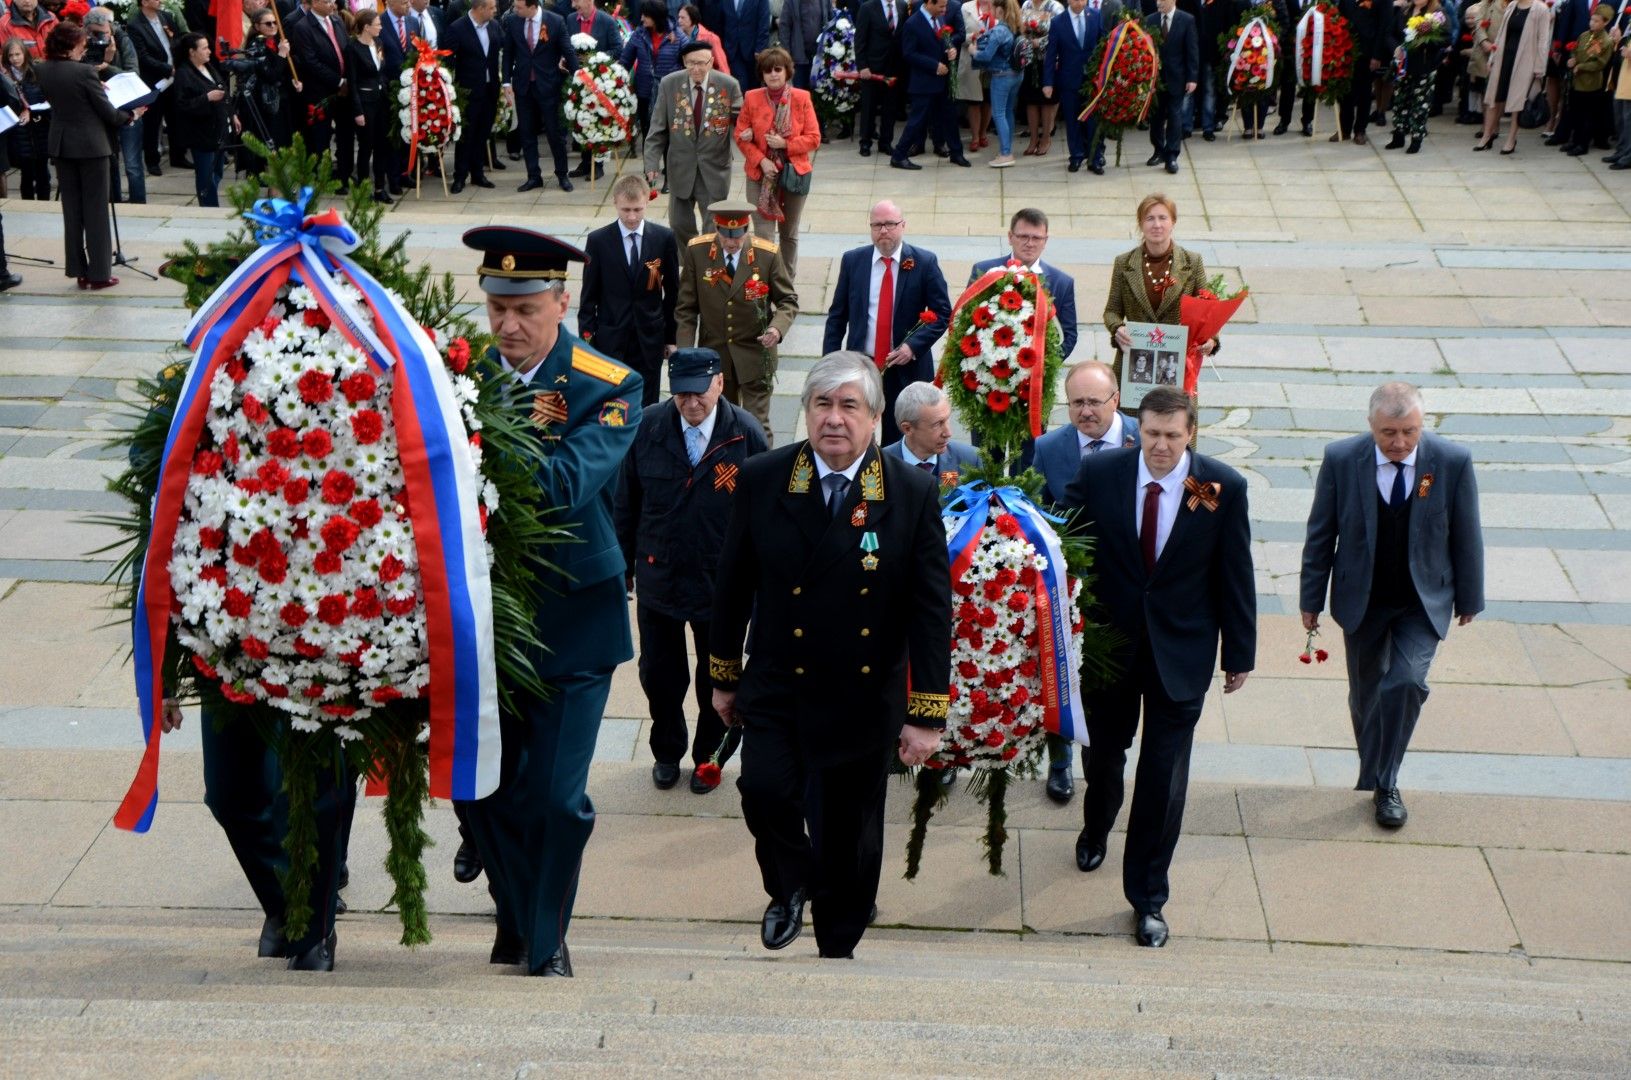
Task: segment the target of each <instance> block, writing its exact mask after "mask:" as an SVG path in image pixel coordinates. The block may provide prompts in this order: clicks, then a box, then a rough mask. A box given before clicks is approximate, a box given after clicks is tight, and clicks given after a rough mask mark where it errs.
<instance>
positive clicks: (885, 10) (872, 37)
mask: <svg viewBox="0 0 1631 1080" xmlns="http://www.w3.org/2000/svg"><path fill="white" fill-rule="evenodd" d="M909 10H910V9H909V8H908V7H907V6H906V0H862V3H861V5H860V10H858V11H857V12H856V14H855V66H856V69H857V70H858V71H859V72H860V74H861V104H860V113H861V128H860V131H861V156H862V157H871V156H872V140H873V138H874V137H876V138H877V140H878V151H879V152H880V153H883V154H889V155H893V154H894V152H895V118H896V113H898V112H899V111H900V86H899V84H898V83H897V84H896V85H894V86H890V85H888V84H887V83H884V82H882V81H881V80H880V79H875V78H872V76H874V75H877V76H883V77H884V78H895V77H897V76H899V75H900V74H901V58H900V28H901V27H902V26H903V25H905V23H906V16H907V14H908V12H909Z"/></svg>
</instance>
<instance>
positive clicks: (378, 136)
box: [345, 8, 395, 204]
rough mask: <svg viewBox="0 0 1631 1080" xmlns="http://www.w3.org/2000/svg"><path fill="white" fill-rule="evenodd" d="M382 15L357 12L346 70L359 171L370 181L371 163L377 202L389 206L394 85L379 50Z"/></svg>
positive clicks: (367, 11)
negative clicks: (355, 134)
mask: <svg viewBox="0 0 1631 1080" xmlns="http://www.w3.org/2000/svg"><path fill="white" fill-rule="evenodd" d="M380 25H381V24H380V21H379V13H378V12H376V11H373V10H371V9H369V8H363V9H362V10H361V11H359V12H357V14H356V18H355V21H354V22H353V23H352V38H351V40H350V41H349V42H347V43H346V47H345V49H346V58H345V70H346V74H347V76H348V78H347V79H346V84H347V87H348V89H347V93H348V95H349V97H350V99H351V117H352V120H353V122H354V123H355V124H356V125H357V172H356V176H357V179H358V180H359V181H362V180H365V179H367V177H368V175H369V169H370V163H372V170H373V177H374V201H375V202H382V203H387V204H389V203H390V202H391V196H390V195H389V194H388V193H387V191H386V188H387V187H388V186H389V184H390V182H391V177H390V175H389V174H390V171H391V162H392V161H393V160H395V154H394V153H393V151H392V149H391V109H392V100H391V98H392V95H391V89H392V86H391V82H390V80H389V78H388V77H387V76H386V74H385V71H384V67H385V51H384V50H383V49H382V48H380V44H379V31H380Z"/></svg>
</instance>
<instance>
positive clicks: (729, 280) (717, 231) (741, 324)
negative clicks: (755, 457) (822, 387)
mask: <svg viewBox="0 0 1631 1080" xmlns="http://www.w3.org/2000/svg"><path fill="white" fill-rule="evenodd" d="M752 221H753V207H752V206H749V205H748V204H747V203H746V202H743V201H740V200H731V201H730V202H722V203H719V204H718V205H717V206H715V207H714V209H713V223H714V231H713V232H711V233H705V234H703V235H702V236H698V237H696V238H695V239H693V240H692V241H691V242H690V243H689V244H687V245H686V247H685V250H684V252H683V253H682V255H681V259H680V299H679V303H678V304H676V305H675V308H674V318H675V321H676V322H677V323H678V326H679V333H678V339H677V340H678V343H679V344H680V345H681V346H685V345H701V346H702V347H703V348H707V349H713V350H714V351H715V352H717V353H719V355H720V356H721V357H723V358H724V362H725V397H726V399H727V400H729V401H730V402H731V403H732V404H736V405H741V406H743V407H744V408H746V409H747V410H748V412H750V413H752V414H753V415H754V417H755V418H757V419H758V421H759V426H760V427H762V428H764V430H765V435H766V437H767V438H772V441H774V439H773V437H772V435H771V430H770V391H771V384H772V383H773V381H774V379H775V372H776V347H777V346H778V345H780V344H781V343H782V342H783V341H785V340H787V331H788V330H789V329H790V328H791V327H792V325H793V316H794V315H797V314H798V309H799V298H798V294H797V293H795V292H794V291H793V277H792V275H791V274H789V273H788V272H787V267H786V266H785V265H784V264H783V263H782V257H781V252H780V251H778V250H777V248H776V245H775V244H772V243H771V242H770V241H769V240H761V239H759V238H758V237H757V236H755V237H752V238H751V240H750V239H749V237H748V235H747V232H748V226H749V225H750V224H752Z"/></svg>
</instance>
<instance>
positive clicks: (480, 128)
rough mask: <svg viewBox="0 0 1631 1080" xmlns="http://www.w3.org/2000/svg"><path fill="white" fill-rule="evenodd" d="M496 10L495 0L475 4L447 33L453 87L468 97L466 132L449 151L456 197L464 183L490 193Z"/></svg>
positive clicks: (498, 47)
mask: <svg viewBox="0 0 1631 1080" xmlns="http://www.w3.org/2000/svg"><path fill="white" fill-rule="evenodd" d="M497 10H498V5H497V4H496V3H494V0H474V2H473V3H472V4H471V5H470V13H469V14H468V15H465V16H463V17H461V18H459V19H457V20H455V21H454V22H453V24H452V25H451V26H449V27H448V28H447V40H446V41H445V42H443V48H446V49H451V50H452V52H453V57H452V60H453V85H455V86H457V87H458V88H459V89H461V90H463V91H464V92H465V93H466V94H467V95H468V97H467V99H466V102H465V107H464V130H462V131H460V132H459V144H458V146H456V147H455V148H454V151H453V184H452V186H451V187H450V188H449V190H450V191H452V192H453V194H455V195H457V194H458V193H459V192H461V191H463V190H464V183H465V181H466V180H467V179H468V180H469V181H470V183H472V184H474V185H476V186H477V187H484V188H490V187H492V186H493V182H492V181H491V180H489V179H487V161H486V157H487V140H488V139H489V138H491V137H492V133H493V118H494V117H495V116H496V115H497V112H498V93H499V79H498V62H499V54H500V53H501V52H502V51H503V50H502V43H501V41H500V39H499V31H498V24H497V23H496V22H494V21H493V17H494V13H495V12H496V11H497Z"/></svg>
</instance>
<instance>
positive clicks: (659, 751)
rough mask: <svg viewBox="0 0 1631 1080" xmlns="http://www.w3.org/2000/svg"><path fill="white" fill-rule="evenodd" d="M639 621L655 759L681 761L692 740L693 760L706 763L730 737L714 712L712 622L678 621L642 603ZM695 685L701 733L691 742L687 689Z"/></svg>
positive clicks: (637, 608)
mask: <svg viewBox="0 0 1631 1080" xmlns="http://www.w3.org/2000/svg"><path fill="white" fill-rule="evenodd" d="M635 622H636V623H637V624H638V625H639V627H640V689H642V690H644V691H645V692H646V707H647V709H648V710H649V711H650V713H651V756H652V759H653V760H654V761H660V762H664V763H666V764H676V763H678V762H679V760H680V759H681V758H682V757H684V756H685V751H686V744H687V742H688V741H689V743H690V750H691V764H693V765H701V764H702V763H703V762H704V761H707V760H708V759H709V758H711V757H713V756H714V751H715V750H717V749H719V743H720V740H721V739H723V738H724V737H725V723H724V721H722V720H721V719H720V718H719V714H718V713H717V712H715V711H714V700H713V698H714V695H713V683H712V682H710V681H709V678H708V620H707V619H690V620H686V619H677V618H674V617H673V616H671V615H665V614H663V613H662V612H660V611H658V610H656V609H655V608H653V607H652V606H651V605H650V604H647V603H645V602H643V601H642V602H640V603H639V604H637V605H636V606H635ZM687 626H689V627H690V628H691V640H692V643H693V644H694V646H695V648H696V653H697V662H696V671H695V672H694V673H693V672H692V670H691V661H690V658H689V657H688V656H687V655H686V652H685V628H686V627H687ZM693 677H694V680H695V681H694V683H693ZM693 685H694V686H695V689H696V698H697V734H696V738H695V739H693V740H687V738H686V731H685V692H686V691H687V690H690V689H692V687H693Z"/></svg>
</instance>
